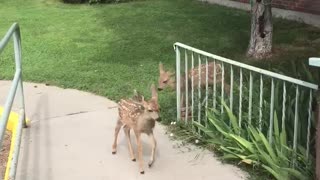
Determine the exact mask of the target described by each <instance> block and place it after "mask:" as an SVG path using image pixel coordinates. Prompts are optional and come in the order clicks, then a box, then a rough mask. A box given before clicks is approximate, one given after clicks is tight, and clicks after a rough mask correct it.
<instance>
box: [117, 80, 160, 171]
mask: <svg viewBox="0 0 320 180" xmlns="http://www.w3.org/2000/svg"><path fill="white" fill-rule="evenodd" d="M151 92H152V98H151V99H150V100H149V101H145V100H144V97H143V96H141V95H138V94H137V92H136V93H135V96H134V98H132V99H121V100H120V102H119V107H118V111H119V119H118V121H117V125H116V128H115V135H114V143H113V146H112V154H115V153H116V151H117V138H118V134H119V131H120V129H121V127H123V129H124V132H125V135H126V139H127V141H128V149H129V153H130V157H131V160H132V161H136V159H135V156H134V153H133V149H132V144H131V139H130V130H131V129H132V130H133V131H134V134H135V136H136V141H137V145H138V160H139V170H140V173H141V174H144V168H143V157H142V152H143V151H142V144H141V134H142V133H145V134H147V135H148V136H149V137H150V139H151V145H152V151H151V157H150V161H149V167H151V165H152V164H153V162H154V159H155V150H156V140H155V137H154V135H153V129H154V127H155V121H158V120H159V119H160V116H159V110H160V108H159V105H158V94H157V90H156V88H155V86H154V85H152V86H151Z"/></svg>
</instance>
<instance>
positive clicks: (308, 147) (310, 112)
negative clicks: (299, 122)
mask: <svg viewBox="0 0 320 180" xmlns="http://www.w3.org/2000/svg"><path fill="white" fill-rule="evenodd" d="M311 117H312V89H310V95H309V109H308V134H307V151H306V158H307V159H309V153H310V152H309V151H310V130H311Z"/></svg>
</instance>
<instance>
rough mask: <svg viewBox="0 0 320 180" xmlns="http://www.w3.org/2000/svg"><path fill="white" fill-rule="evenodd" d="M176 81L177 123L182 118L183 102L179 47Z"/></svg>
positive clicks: (177, 51)
mask: <svg viewBox="0 0 320 180" xmlns="http://www.w3.org/2000/svg"><path fill="white" fill-rule="evenodd" d="M175 50H176V69H177V72H176V79H177V87H176V89H177V121H179V120H180V118H181V106H180V105H181V104H180V103H181V101H180V97H181V85H180V76H181V74H180V49H179V47H178V46H176V49H175Z"/></svg>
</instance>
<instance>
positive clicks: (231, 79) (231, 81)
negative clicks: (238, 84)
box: [230, 65, 233, 112]
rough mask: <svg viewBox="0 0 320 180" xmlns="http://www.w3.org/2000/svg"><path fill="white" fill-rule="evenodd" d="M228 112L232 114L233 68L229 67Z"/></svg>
mask: <svg viewBox="0 0 320 180" xmlns="http://www.w3.org/2000/svg"><path fill="white" fill-rule="evenodd" d="M230 110H231V112H233V66H232V65H231V66H230Z"/></svg>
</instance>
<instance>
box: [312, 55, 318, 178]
mask: <svg viewBox="0 0 320 180" xmlns="http://www.w3.org/2000/svg"><path fill="white" fill-rule="evenodd" d="M309 65H310V66H316V67H320V58H309ZM318 83H320V82H318ZM316 96H317V98H316V99H317V109H316V168H315V169H316V180H320V90H319V89H318V90H317V93H316Z"/></svg>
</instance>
